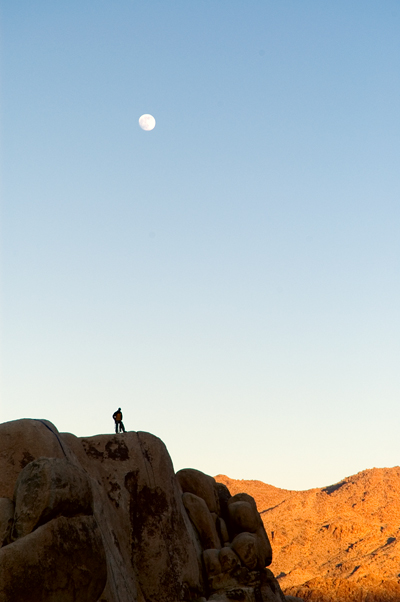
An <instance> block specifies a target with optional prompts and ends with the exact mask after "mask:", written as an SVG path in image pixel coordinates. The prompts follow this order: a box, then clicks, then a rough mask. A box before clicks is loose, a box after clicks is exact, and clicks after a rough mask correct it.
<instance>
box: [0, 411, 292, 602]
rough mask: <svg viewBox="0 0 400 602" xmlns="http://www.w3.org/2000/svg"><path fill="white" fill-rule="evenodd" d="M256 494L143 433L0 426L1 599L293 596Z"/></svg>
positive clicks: (70, 601) (276, 599)
mask: <svg viewBox="0 0 400 602" xmlns="http://www.w3.org/2000/svg"><path fill="white" fill-rule="evenodd" d="M271 560H272V551H271V546H270V543H269V539H268V536H267V534H266V531H265V529H264V526H263V523H262V520H261V518H260V515H259V514H258V512H257V507H256V503H255V501H254V499H253V498H252V497H251V496H250V495H248V494H246V493H238V494H236V495H234V496H231V494H230V492H229V489H228V488H227V487H226V485H224V484H221V483H217V482H216V481H215V479H213V478H212V477H210V476H208V475H205V474H203V473H201V472H199V471H197V470H193V469H186V470H182V471H179V473H178V474H177V475H175V473H174V470H173V466H172V462H171V459H170V457H169V455H168V452H167V450H166V448H165V445H164V444H163V443H162V441H160V439H158V438H157V437H155V436H153V435H151V434H149V433H142V432H138V433H136V432H129V433H125V434H123V435H98V436H95V437H88V438H77V437H75V436H74V435H72V434H68V433H59V432H58V431H57V429H56V428H55V427H54V425H52V424H51V423H50V422H48V421H45V420H18V421H14V422H9V423H5V424H2V425H0V602H179V601H182V602H184V601H185V602H194V601H198V602H206V600H215V601H220V602H228V601H232V600H242V601H243V602H266V601H268V602H283V600H284V596H283V594H282V591H281V589H280V587H279V584H278V582H277V580H276V579H275V577H274V575H273V574H272V572H271V571H270V570H269V569H267V568H266V567H267V566H268V565H269V564H270V563H271Z"/></svg>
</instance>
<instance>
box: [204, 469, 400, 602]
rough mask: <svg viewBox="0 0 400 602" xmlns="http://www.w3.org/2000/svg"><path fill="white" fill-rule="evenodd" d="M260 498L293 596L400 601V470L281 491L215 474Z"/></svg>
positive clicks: (283, 581) (280, 571) (278, 566)
mask: <svg viewBox="0 0 400 602" xmlns="http://www.w3.org/2000/svg"><path fill="white" fill-rule="evenodd" d="M215 478H216V480H217V481H219V482H221V483H224V484H225V485H227V487H228V488H229V490H230V491H231V493H232V494H235V492H236V491H239V490H240V491H246V492H247V493H249V494H250V495H252V496H253V497H254V499H255V500H256V503H257V507H258V511H259V512H260V513H261V516H262V519H263V522H264V525H265V529H266V531H267V533H268V535H269V536H270V540H271V544H272V547H273V563H272V565H271V568H272V570H273V571H274V572H275V574H277V575H278V579H279V583H280V585H281V587H282V588H283V589H284V591H285V593H286V594H291V595H295V596H299V597H302V598H305V599H312V600H319V601H320V600H333V599H335V600H346V601H347V600H357V601H358V600H393V601H394V600H396V601H398V600H400V468H399V467H398V466H396V467H394V468H372V469H369V470H364V471H362V472H360V473H358V474H356V475H353V476H350V477H347V478H345V479H343V480H342V481H340V482H339V483H336V484H334V485H330V486H327V487H323V488H315V489H310V490H307V491H289V490H285V489H278V488H276V487H273V486H272V485H268V484H265V483H262V482H261V481H246V480H235V479H230V478H229V477H227V476H225V475H218V476H216V477H215Z"/></svg>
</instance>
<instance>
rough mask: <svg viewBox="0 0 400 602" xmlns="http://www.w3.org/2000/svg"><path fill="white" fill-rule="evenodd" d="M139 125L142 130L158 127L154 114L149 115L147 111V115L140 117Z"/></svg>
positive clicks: (147, 130)
mask: <svg viewBox="0 0 400 602" xmlns="http://www.w3.org/2000/svg"><path fill="white" fill-rule="evenodd" d="M139 125H140V127H141V128H142V130H146V132H149V131H150V130H154V128H155V127H156V120H155V119H154V117H153V115H148V114H147V113H146V114H145V115H142V116H141V117H139Z"/></svg>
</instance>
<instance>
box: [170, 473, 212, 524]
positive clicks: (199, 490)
mask: <svg viewBox="0 0 400 602" xmlns="http://www.w3.org/2000/svg"><path fill="white" fill-rule="evenodd" d="M176 478H177V479H178V481H179V484H180V486H181V487H182V491H183V493H193V494H194V495H197V496H198V497H201V499H202V500H204V501H205V503H206V504H207V507H208V509H209V511H210V512H216V513H217V514H219V512H220V506H219V497H218V490H217V486H216V482H215V479H214V478H213V477H210V476H209V475H207V474H204V473H203V472H200V470H195V469H194V468H183V469H182V470H179V471H178V472H177V473H176Z"/></svg>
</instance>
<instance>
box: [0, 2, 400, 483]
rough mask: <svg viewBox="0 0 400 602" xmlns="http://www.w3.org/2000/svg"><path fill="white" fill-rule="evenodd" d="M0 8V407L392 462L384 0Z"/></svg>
mask: <svg viewBox="0 0 400 602" xmlns="http://www.w3.org/2000/svg"><path fill="white" fill-rule="evenodd" d="M0 4H1V30H2V36H1V37H2V53H1V88H2V97H1V122H2V123H1V128H2V130H1V131H2V148H1V153H2V221H1V227H2V253H1V254H2V387H1V406H0V420H1V421H2V422H3V421H7V420H13V419H17V418H22V417H37V418H42V417H45V418H48V419H49V420H51V421H52V422H54V423H55V424H56V426H57V427H58V429H59V430H60V431H71V432H74V433H75V434H77V435H80V436H83V435H92V434H97V433H104V432H112V429H113V423H112V419H111V414H112V413H113V412H114V410H115V409H116V408H117V407H118V406H122V409H123V412H124V421H125V425H126V427H127V428H128V429H129V430H131V429H132V430H145V431H150V432H152V433H154V434H156V435H158V436H159V437H161V438H162V439H163V440H164V441H165V443H166V445H167V447H168V449H169V451H170V453H171V456H172V459H173V461H174V465H175V468H176V469H179V468H183V467H185V466H191V467H195V468H198V469H200V470H203V471H205V472H207V473H209V474H217V473H220V472H222V473H225V474H228V475H229V476H231V477H234V478H249V479H250V478H255V479H260V480H263V481H265V482H268V483H271V484H273V485H276V486H280V487H285V488H293V489H305V488H309V487H313V486H323V485H328V484H331V483H334V482H336V481H338V480H340V479H341V478H343V477H345V476H348V475H350V474H353V473H355V472H357V471H360V470H363V469H365V468H371V467H373V466H394V465H398V464H399V463H400V444H399V436H398V433H399V427H400V369H399V363H400V362H399V360H400V236H399V225H400V168H399V166H400V4H399V2H398V0H396V1H394V0H393V1H392V0H385V1H384V2H382V1H380V0H379V1H378V0H377V1H369V0H362V1H361V0H360V1H352V0H335V1H331V2H321V0H302V1H301V2H299V1H298V0H274V1H268V0H262V1H261V0H259V1H252V0H250V1H249V0H246V1H244V0H243V1H240V2H239V1H237V0H230V1H229V2H228V1H226V0H220V1H215V0H208V1H205V0H199V1H198V2H188V1H187V0H186V1H183V0H170V1H167V0H165V1H155V0H146V1H135V0H115V1H113V2H111V1H110V0H107V1H106V0H96V1H94V0H90V1H89V0H79V1H78V0H68V1H67V0H58V1H57V2H54V0H36V1H35V2H32V1H31V0H19V1H18V2H10V1H6V0H3V1H2V2H1V3H0ZM143 113H151V114H152V115H154V117H155V119H156V121H157V125H156V128H155V129H154V130H153V131H152V132H144V131H142V130H141V129H140V128H139V126H138V119H139V117H140V115H142V114H143Z"/></svg>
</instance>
